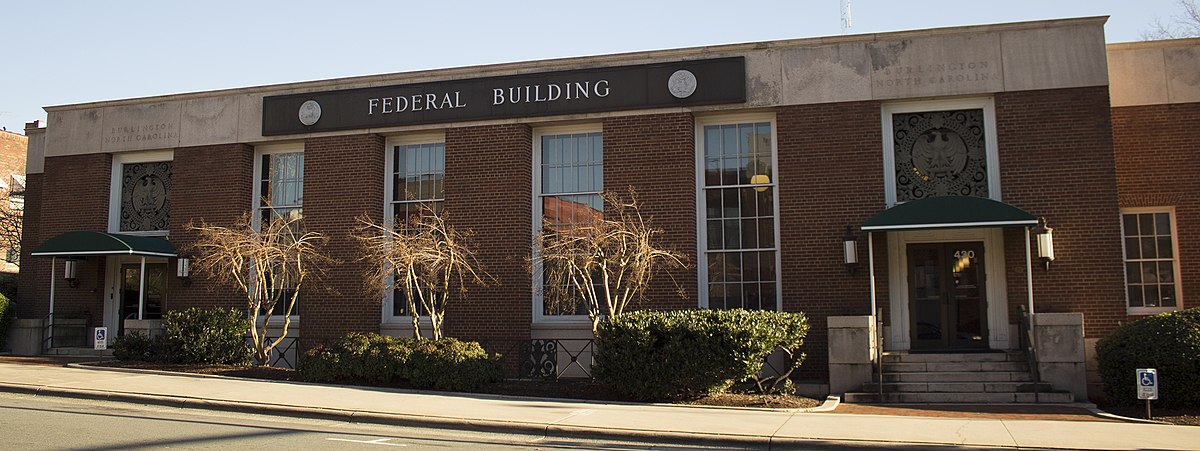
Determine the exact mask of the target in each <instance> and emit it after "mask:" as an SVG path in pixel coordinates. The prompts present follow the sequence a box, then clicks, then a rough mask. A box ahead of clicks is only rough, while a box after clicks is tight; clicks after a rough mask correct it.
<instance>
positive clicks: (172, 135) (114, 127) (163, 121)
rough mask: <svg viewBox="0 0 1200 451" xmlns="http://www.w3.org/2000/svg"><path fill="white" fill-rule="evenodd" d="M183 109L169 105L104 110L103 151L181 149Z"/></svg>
mask: <svg viewBox="0 0 1200 451" xmlns="http://www.w3.org/2000/svg"><path fill="white" fill-rule="evenodd" d="M180 106H181V103H180V102H167V103H154V104H149V105H135V106H120V107H113V108H106V109H104V115H103V117H104V121H103V123H102V124H101V129H100V132H101V146H102V148H103V149H104V151H106V152H117V151H122V150H147V149H165V148H174V147H177V146H178V145H179V113H180Z"/></svg>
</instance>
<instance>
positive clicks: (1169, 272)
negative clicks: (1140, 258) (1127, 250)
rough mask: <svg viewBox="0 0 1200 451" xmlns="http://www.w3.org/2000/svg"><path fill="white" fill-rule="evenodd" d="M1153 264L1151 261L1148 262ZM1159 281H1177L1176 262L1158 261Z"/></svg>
mask: <svg viewBox="0 0 1200 451" xmlns="http://www.w3.org/2000/svg"><path fill="white" fill-rule="evenodd" d="M1147 264H1151V263H1147ZM1157 274H1158V281H1159V282H1161V283H1175V264H1174V263H1172V262H1169V261H1160V262H1158V272H1157Z"/></svg>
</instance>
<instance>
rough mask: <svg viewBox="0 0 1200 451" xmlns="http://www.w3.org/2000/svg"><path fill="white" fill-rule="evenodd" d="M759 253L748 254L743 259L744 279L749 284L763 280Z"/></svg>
mask: <svg viewBox="0 0 1200 451" xmlns="http://www.w3.org/2000/svg"><path fill="white" fill-rule="evenodd" d="M758 259H759V255H758V252H748V253H746V254H745V255H744V256H743V257H742V279H743V280H745V281H747V282H753V281H759V280H762V279H761V278H760V276H759V272H760V269H759V262H758Z"/></svg>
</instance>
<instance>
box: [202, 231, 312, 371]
mask: <svg viewBox="0 0 1200 451" xmlns="http://www.w3.org/2000/svg"><path fill="white" fill-rule="evenodd" d="M300 221H301V219H300V217H299V216H288V217H277V218H274V219H272V220H271V221H269V222H267V223H264V224H262V226H261V228H262V230H261V231H259V230H255V228H254V225H253V223H252V222H251V219H250V216H248V215H243V216H242V218H241V219H240V220H238V222H237V224H236V225H234V226H233V227H223V226H216V225H210V224H206V223H203V222H202V223H201V224H200V225H199V226H191V225H189V228H191V229H192V230H195V231H197V232H199V234H200V238H199V239H198V240H197V241H196V243H195V244H193V245H192V251H193V252H194V253H195V255H196V258H195V262H194V263H193V265H194V266H195V267H196V269H197V270H198V271H200V272H203V273H206V274H208V275H209V276H210V277H212V278H213V279H215V280H217V281H218V282H220V283H232V284H234V285H235V286H236V287H237V288H238V289H239V290H241V292H242V293H244V294H245V296H246V307H247V310H248V312H249V314H250V320H251V322H250V340H251V347H252V348H253V349H254V359H255V361H257V362H258V363H259V364H260V365H268V364H270V359H271V350H272V349H274V348H275V347H276V346H278V345H279V343H281V342H283V340H284V338H286V337H287V333H288V327H289V326H291V324H292V319H291V315H292V313H293V312H294V311H295V308H296V300H297V299H299V296H300V288H301V286H302V285H304V282H305V281H306V280H308V279H310V278H315V277H318V276H319V274H321V272H322V265H324V264H328V263H332V262H333V260H332V259H330V258H328V257H326V256H324V255H323V254H322V253H321V248H322V247H323V246H324V244H325V243H326V242H328V241H329V240H328V238H327V237H325V236H324V235H323V234H320V233H316V232H304V231H302V228H301V222H300ZM280 309H281V310H280ZM280 311H282V312H283V315H282V318H283V324H282V332H281V333H280V334H279V336H278V337H276V338H270V337H269V336H268V331H269V330H270V327H271V325H272V324H271V320H272V315H278V313H279V312H280ZM260 316H261V317H263V318H262V321H261V322H259V317H260Z"/></svg>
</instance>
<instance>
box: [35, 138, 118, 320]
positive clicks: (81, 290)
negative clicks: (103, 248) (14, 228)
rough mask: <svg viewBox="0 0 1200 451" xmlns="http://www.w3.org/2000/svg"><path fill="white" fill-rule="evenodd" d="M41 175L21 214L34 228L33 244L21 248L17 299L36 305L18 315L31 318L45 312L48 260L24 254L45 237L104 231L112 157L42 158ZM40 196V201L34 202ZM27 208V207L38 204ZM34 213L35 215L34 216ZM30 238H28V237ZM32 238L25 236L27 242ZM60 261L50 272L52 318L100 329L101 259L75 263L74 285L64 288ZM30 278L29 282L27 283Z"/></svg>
mask: <svg viewBox="0 0 1200 451" xmlns="http://www.w3.org/2000/svg"><path fill="white" fill-rule="evenodd" d="M45 168H46V172H45V174H44V175H43V176H42V177H40V178H41V182H40V183H39V185H40V190H41V193H40V194H35V195H33V196H32V197H30V198H26V205H27V208H30V211H29V212H28V213H27V215H28V216H29V217H30V219H31V220H33V221H35V224H37V225H36V226H35V227H30V229H40V230H39V231H37V232H35V233H36V239H35V240H36V243H35V244H33V246H25V247H24V248H23V249H22V253H23V254H24V255H22V259H21V262H22V265H21V269H22V272H25V271H31V272H32V274H31V276H32V277H31V278H23V280H24V281H25V282H26V283H27V284H28V285H23V286H22V287H21V288H20V290H21V297H22V298H23V299H25V300H26V301H25V302H24V303H37V304H39V305H38V306H36V307H34V308H33V309H30V310H26V309H27V307H22V309H23V310H22V312H23V313H24V314H26V315H30V314H31V315H33V317H40V316H42V315H45V314H46V312H47V311H48V305H47V304H48V300H49V289H50V259H49V258H46V257H30V256H29V255H28V252H29V251H31V250H33V247H35V246H36V245H38V244H41V242H42V241H44V240H45V239H48V238H52V237H54V236H57V235H59V234H62V233H65V232H70V231H76V230H91V231H97V232H104V231H107V230H108V194H109V187H110V186H111V185H110V184H111V182H112V155H109V154H89V155H72V156H63V157H49V158H46V166H45ZM38 197H40V202H38V201H37V200H36V198H38ZM39 203H40V205H38V206H32V205H30V204H39ZM39 209H40V213H37V212H36V211H37V210H39ZM31 235H33V234H31ZM32 238H33V237H32V236H31V239H32ZM62 266H63V264H62V261H61V260H59V261H58V265H57V267H56V268H55V277H56V278H57V279H58V280H55V284H56V285H55V295H54V310H55V313H56V315H57V316H58V317H79V318H87V319H88V320H89V325H91V326H100V325H102V324H101V323H102V322H103V316H104V298H103V296H104V292H105V291H106V289H105V286H104V258H103V257H89V258H87V259H85V260H83V261H82V262H81V263H80V266H79V269H78V277H79V286H78V287H76V288H70V287H68V286H67V285H66V283H65V282H64V281H63V280H62V270H63V268H62ZM31 279H32V280H31Z"/></svg>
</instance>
